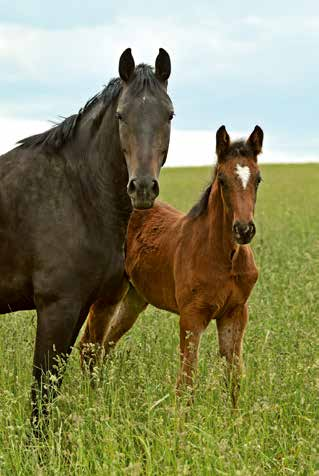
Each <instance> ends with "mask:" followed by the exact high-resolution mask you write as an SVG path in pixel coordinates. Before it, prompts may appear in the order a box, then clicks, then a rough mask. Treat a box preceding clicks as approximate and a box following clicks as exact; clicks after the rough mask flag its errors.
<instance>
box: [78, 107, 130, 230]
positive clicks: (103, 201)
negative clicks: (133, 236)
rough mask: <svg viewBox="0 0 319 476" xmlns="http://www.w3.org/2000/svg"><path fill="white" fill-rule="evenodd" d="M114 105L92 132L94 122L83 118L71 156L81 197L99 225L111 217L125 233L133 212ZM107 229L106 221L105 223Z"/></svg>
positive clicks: (92, 119) (108, 109) (91, 119)
mask: <svg viewBox="0 0 319 476" xmlns="http://www.w3.org/2000/svg"><path fill="white" fill-rule="evenodd" d="M116 106H117V105H116V101H114V102H113V103H111V104H110V105H109V107H108V108H107V110H106V111H105V113H104V116H103V118H102V120H101V123H100V124H99V126H97V127H98V128H97V129H96V130H94V127H95V126H94V124H93V121H94V118H90V117H89V118H88V119H87V120H86V119H85V118H83V124H81V125H80V127H79V130H78V131H77V137H76V140H74V143H73V145H72V149H71V150H70V153H71V154H72V156H76V157H74V160H72V163H73V164H74V169H76V175H77V177H78V187H79V192H80V195H81V197H82V198H83V197H84V199H85V207H86V209H91V210H92V213H94V215H95V216H96V218H97V220H99V222H100V223H102V222H103V220H104V217H108V220H110V216H111V217H112V220H113V221H116V222H120V224H121V227H122V228H123V229H124V228H125V229H126V226H127V223H128V220H129V216H130V214H131V211H132V207H131V201H130V199H129V196H128V194H127V183H128V171H127V166H126V161H125V158H124V155H123V152H122V149H121V144H120V137H119V130H118V121H117V119H116V116H115V111H116ZM108 225H109V221H108Z"/></svg>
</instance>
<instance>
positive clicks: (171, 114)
mask: <svg viewBox="0 0 319 476" xmlns="http://www.w3.org/2000/svg"><path fill="white" fill-rule="evenodd" d="M174 116H175V113H174V112H173V111H171V112H170V114H169V116H168V120H169V121H171V120H172V119H173V117H174Z"/></svg>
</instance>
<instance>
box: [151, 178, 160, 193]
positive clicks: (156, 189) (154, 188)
mask: <svg viewBox="0 0 319 476" xmlns="http://www.w3.org/2000/svg"><path fill="white" fill-rule="evenodd" d="M152 191H153V193H154V195H155V197H157V196H158V194H159V184H158V180H156V179H153V183H152Z"/></svg>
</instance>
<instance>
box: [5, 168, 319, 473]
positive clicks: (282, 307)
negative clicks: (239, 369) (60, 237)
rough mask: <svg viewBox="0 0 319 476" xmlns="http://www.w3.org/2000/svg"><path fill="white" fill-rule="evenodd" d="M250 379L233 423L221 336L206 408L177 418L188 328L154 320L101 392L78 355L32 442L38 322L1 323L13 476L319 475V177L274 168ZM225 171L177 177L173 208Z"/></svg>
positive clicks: (14, 318)
mask: <svg viewBox="0 0 319 476" xmlns="http://www.w3.org/2000/svg"><path fill="white" fill-rule="evenodd" d="M262 174H263V178H264V182H263V184H262V185H261V187H260V192H259V197H258V203H257V210H256V224H257V236H256V238H255V240H254V243H253V247H254V250H255V255H256V260H257V263H258V266H259V268H260V279H259V281H258V284H257V286H256V287H255V289H254V292H253V295H252V297H251V299H250V323H249V326H248V331H247V334H246V337H245V343H244V357H245V362H246V375H245V378H244V379H243V384H242V390H241V398H240V404H239V409H238V411H236V412H235V413H234V412H232V411H231V406H230V401H229V396H228V395H227V393H226V391H225V389H224V386H223V379H222V371H223V369H222V365H221V363H220V361H219V359H218V354H217V343H216V331H215V324H214V323H211V325H210V327H209V330H208V332H207V333H206V334H205V336H204V338H203V341H202V347H201V354H200V372H199V377H198V388H197V391H196V399H195V404H194V405H193V407H192V408H191V409H189V410H188V409H186V408H185V407H183V406H180V405H177V404H176V401H175V395H174V385H175V378H176V374H177V369H178V351H177V349H178V325H177V324H178V318H177V316H174V315H170V314H168V313H165V312H161V311H158V310H156V309H154V308H150V309H149V310H148V311H147V312H145V313H144V314H143V315H142V316H141V318H140V320H139V321H138V322H137V324H136V326H135V327H134V328H133V330H132V331H131V332H130V333H129V334H128V335H127V336H126V337H125V338H124V339H123V340H122V342H121V343H120V344H119V345H118V347H117V349H116V351H115V353H114V355H113V358H112V359H111V360H110V362H109V364H108V366H107V367H106V368H105V369H104V371H103V380H102V381H101V382H100V385H99V386H98V388H97V389H96V390H92V389H91V388H90V385H89V382H88V380H87V379H86V378H84V377H83V376H82V373H81V370H80V366H79V355H78V352H77V351H74V352H73V355H72V358H71V359H70V365H69V366H68V369H67V372H66V376H65V380H64V384H63V387H62V391H61V395H60V396H59V398H58V402H57V404H56V405H55V406H54V408H53V410H52V411H53V417H52V421H51V423H50V427H49V432H48V438H47V440H43V441H37V440H35V439H33V438H30V437H29V433H30V427H29V413H30V408H29V392H30V383H31V363H32V351H33V340H34V334H35V323H36V317H35V313H34V312H31V313H16V314H14V315H13V314H12V315H6V316H3V317H2V318H1V319H0V354H1V366H0V475H1V476H4V475H10V476H11V475H39V476H40V475H43V476H44V475H135V476H137V475H142V474H143V475H144V474H146V475H192V476H194V475H238V476H239V475H258V476H260V475H293V474H296V475H315V474H316V475H319V462H318V453H319V441H318V440H319V437H318V434H319V425H318V413H319V401H318V390H319V373H318V368H319V355H318V349H319V339H318V334H319V333H318V317H319V218H318V212H319V165H295V166H292V165H291V166H290V165H289V166H288V165H271V166H270V165H267V166H264V167H262ZM210 175H211V170H209V169H207V168H198V169H168V170H164V171H163V174H162V177H161V190H162V195H161V196H162V199H165V200H167V201H169V202H170V203H172V204H174V205H175V206H177V207H178V208H180V209H183V210H187V209H188V208H189V207H190V206H191V205H192V204H193V202H194V201H195V200H196V199H197V197H198V195H199V193H200V191H201V190H202V189H203V187H204V186H205V185H206V184H207V182H208V180H209V178H210Z"/></svg>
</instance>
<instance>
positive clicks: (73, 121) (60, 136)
mask: <svg viewBox="0 0 319 476" xmlns="http://www.w3.org/2000/svg"><path fill="white" fill-rule="evenodd" d="M130 86H131V90H132V93H133V94H135V95H137V94H139V93H140V92H141V91H143V89H144V88H145V87H147V88H149V89H150V90H151V91H155V90H156V89H159V87H160V85H159V81H158V79H157V78H156V76H155V74H154V71H153V68H152V67H151V66H149V65H147V64H144V63H142V64H139V65H138V66H137V67H136V68H135V74H134V78H133V80H132V83H131V85H130ZM122 89H123V83H122V80H121V78H113V79H111V80H110V82H109V83H108V85H107V86H105V87H104V89H103V90H102V91H100V92H99V93H97V94H96V95H95V96H93V97H92V98H91V99H89V100H88V101H87V103H86V104H85V105H84V106H83V107H82V108H81V109H80V110H79V112H78V113H77V114H73V115H72V116H69V117H67V118H65V119H64V120H63V121H62V122H60V123H58V124H54V126H53V127H52V128H51V129H48V130H47V131H45V132H42V133H41V134H36V135H32V136H30V137H26V138H24V139H21V140H19V141H18V145H19V146H20V147H26V148H27V147H35V146H40V145H41V146H43V147H49V148H51V149H55V150H59V149H60V148H61V147H62V146H63V145H64V144H65V143H66V142H67V141H68V140H69V139H70V138H72V137H73V136H74V133H75V130H76V128H77V126H78V124H79V122H80V121H81V119H82V118H83V117H84V116H85V115H86V113H88V112H89V111H91V110H92V109H93V108H94V107H95V106H97V105H98V104H99V105H101V110H100V111H99V114H98V115H97V117H96V119H95V120H94V122H93V124H94V127H96V128H98V127H99V125H100V124H101V121H102V119H103V116H104V114H105V112H106V110H107V108H108V107H109V106H110V104H111V103H112V102H113V100H115V99H116V98H118V96H119V94H120V93H121V91H122Z"/></svg>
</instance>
